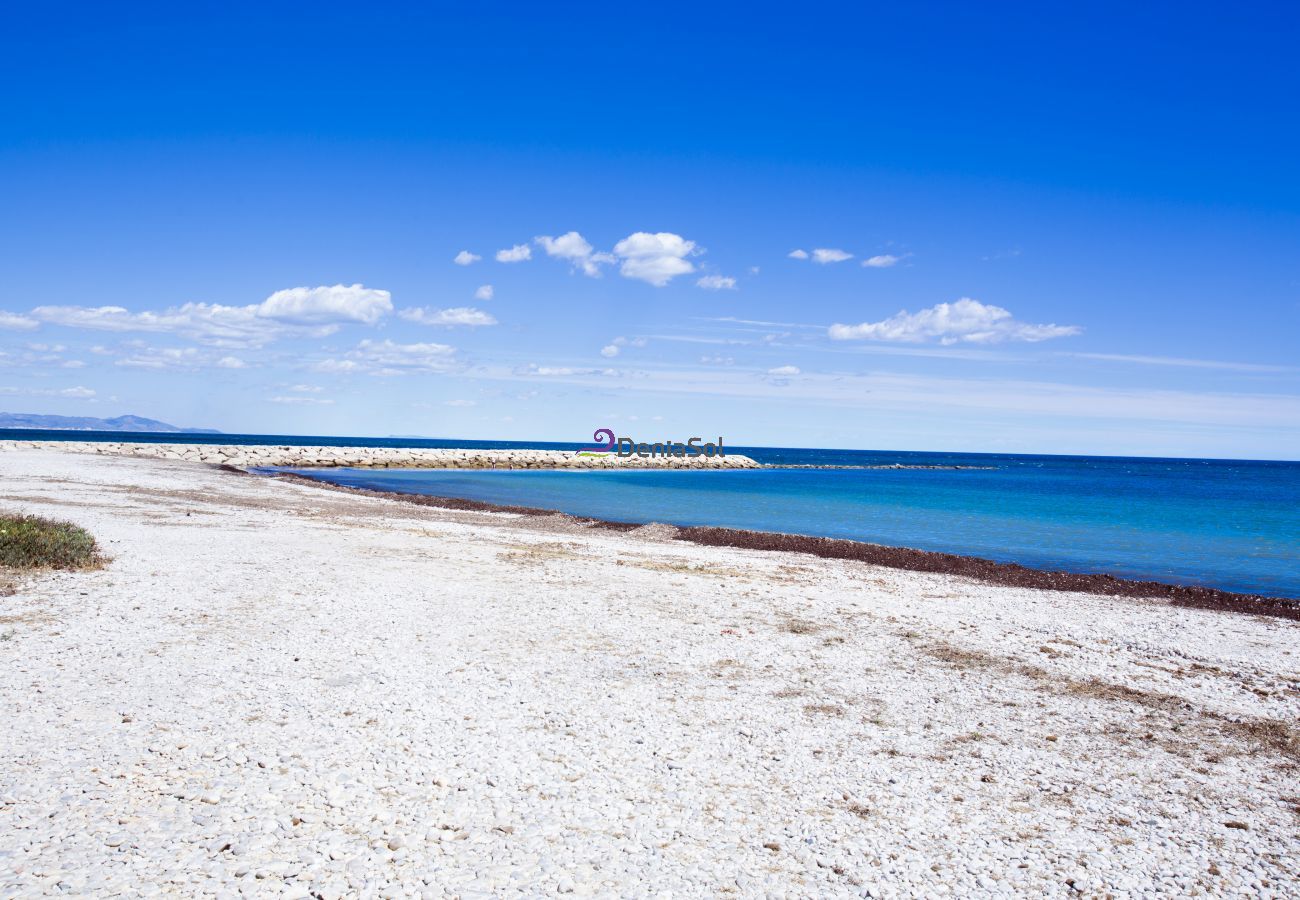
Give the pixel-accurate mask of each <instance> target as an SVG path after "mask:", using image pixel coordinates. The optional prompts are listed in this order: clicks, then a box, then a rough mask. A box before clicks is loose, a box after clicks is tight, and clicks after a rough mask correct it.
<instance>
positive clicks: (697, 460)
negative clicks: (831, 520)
mask: <svg viewBox="0 0 1300 900" xmlns="http://www.w3.org/2000/svg"><path fill="white" fill-rule="evenodd" d="M6 450H59V451H63V452H65V453H92V454H99V455H101V456H133V457H139V458H143V459H174V460H183V461H186V462H199V463H212V464H217V465H228V466H237V467H239V468H252V467H256V466H284V467H291V468H312V467H333V466H348V467H352V468H367V469H758V468H762V466H760V465H759V464H758V463H756V462H754V460H752V459H750V458H749V457H748V456H740V455H738V454H734V453H729V454H727V455H726V456H687V457H680V456H667V457H665V456H654V457H650V458H644V457H638V456H615V455H614V454H612V453H611V454H608V455H605V456H579V455H577V454H575V453H572V452H569V451H564V450H466V449H437V450H435V449H430V448H425V447H295V446H291V445H287V444H248V445H244V444H152V443H134V442H132V441H0V452H4V451H6Z"/></svg>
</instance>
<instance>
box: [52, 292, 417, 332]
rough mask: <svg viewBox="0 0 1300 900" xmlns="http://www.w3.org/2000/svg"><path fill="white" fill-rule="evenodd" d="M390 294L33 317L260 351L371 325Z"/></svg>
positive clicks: (70, 309)
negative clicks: (275, 344)
mask: <svg viewBox="0 0 1300 900" xmlns="http://www.w3.org/2000/svg"><path fill="white" fill-rule="evenodd" d="M392 309H393V302H392V298H391V297H390V295H389V293H388V291H380V290H372V289H370V288H366V287H364V286H362V285H360V284H354V285H350V286H348V285H342V284H336V285H334V286H332V287H325V286H322V287H315V288H305V287H299V288H289V289H287V290H282V291H276V292H275V293H274V294H272V295H271V296H270V297H267V298H266V300H264V301H262V302H261V303H257V304H253V305H251V306H223V305H221V304H210V303H186V304H184V305H183V306H177V307H170V308H168V309H166V310H163V311H162V312H151V311H145V312H139V313H133V312H130V311H129V310H127V309H125V308H124V307H121V306H38V307H37V308H36V309H34V310H32V313H31V315H32V317H33V318H35V319H38V320H40V321H42V322H48V323H50V324H53V325H63V326H66V327H68V328H87V329H94V330H98V331H120V332H121V331H144V332H158V333H172V334H179V335H183V336H185V337H188V338H192V339H193V340H196V341H198V342H200V343H204V344H211V345H214V346H219V347H260V346H262V345H263V344H268V343H270V342H272V341H274V340H277V339H278V338H282V337H293V336H299V337H324V336H326V335H330V334H333V333H334V332H336V331H338V329H339V326H340V325H345V324H363V325H373V324H375V323H376V322H378V321H379V320H380V319H381V318H382V317H383V316H385V315H387V314H388V313H390V312H392Z"/></svg>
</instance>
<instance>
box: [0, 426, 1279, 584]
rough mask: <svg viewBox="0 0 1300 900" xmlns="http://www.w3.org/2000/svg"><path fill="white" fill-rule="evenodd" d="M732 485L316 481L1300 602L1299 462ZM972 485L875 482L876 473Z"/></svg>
mask: <svg viewBox="0 0 1300 900" xmlns="http://www.w3.org/2000/svg"><path fill="white" fill-rule="evenodd" d="M0 439H18V440H58V439H67V440H81V441H85V440H110V441H123V440H126V441H138V442H152V441H161V442H171V443H231V444H278V445H283V446H294V445H298V446H312V445H328V446H373V447H440V448H449V447H465V448H474V449H498V448H499V449H518V448H536V449H544V450H570V451H573V450H577V449H578V448H579V447H580V446H583V445H581V444H565V443H548V442H520V441H470V440H433V439H422V438H353V437H317V436H294V437H288V436H284V435H226V434H223V435H187V434H138V433H132V434H123V433H120V432H85V431H74V432H55V431H0ZM727 452H728V453H740V454H744V455H746V456H750V457H752V458H753V459H755V460H757V461H758V462H762V463H769V464H773V465H778V466H855V467H862V468H835V469H831V468H827V469H820V468H786V469H758V470H734V471H681V470H676V471H674V470H663V471H660V470H631V469H629V470H615V471H600V470H595V471H563V470H551V471H547V470H436V469H434V470H431V469H416V470H403V469H311V470H301V474H304V475H310V476H311V477H315V478H320V479H323V480H326V481H330V482H333V483H336V484H342V485H349V486H354V487H363V488H373V489H377V490H384V491H400V492H407V493H413V494H425V495H431V496H445V497H459V498H464V499H470V500H481V501H486V502H490V503H501V504H510V505H519V506H533V507H541V508H546V509H556V510H561V511H563V512H566V513H570V514H573V515H577V516H590V517H595V518H601V519H609V520H613V521H621V522H642V523H645V522H664V523H668V524H672V525H715V526H721V527H726V528H741V529H752V530H757V531H776V532H786V533H791V534H809V535H818V536H823V537H834V538H847V539H851V540H858V541H868V542H871V543H876V544H885V545H889V546H901V547H914V548H917V549H921V550H935V551H942V552H946V553H959V554H964V555H969V556H980V557H984V558H986V559H992V560H997V561H999V562H1017V563H1021V564H1022V565H1025V566H1030V567H1032V568H1040V569H1051V570H1062V571H1069V572H1100V573H1109V574H1112V575H1116V576H1119V577H1124V578H1137V579H1148V580H1154V581H1164V582H1170V583H1178V584H1192V585H1203V586H1206V587H1215V588H1221V589H1223V590H1229V591H1238V592H1242V593H1250V594H1262V595H1267V596H1278V597H1292V598H1296V597H1300V462H1280V461H1265V460H1260V461H1244V460H1215V459H1158V458H1147V457H1098V456H1038V455H1022V454H990V453H929V452H921V451H892V450H891V451H878V450H822V449H800V448H787V447H740V446H737V447H728V448H727ZM891 465H901V466H943V467H959V468H933V469H930V468H919V469H917V468H901V469H889V468H867V467H870V466H891Z"/></svg>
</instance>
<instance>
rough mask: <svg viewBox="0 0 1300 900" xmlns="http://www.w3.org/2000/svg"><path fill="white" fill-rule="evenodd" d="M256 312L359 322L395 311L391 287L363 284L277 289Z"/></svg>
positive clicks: (290, 319) (310, 321)
mask: <svg viewBox="0 0 1300 900" xmlns="http://www.w3.org/2000/svg"><path fill="white" fill-rule="evenodd" d="M255 309H256V310H257V315H258V316H260V317H262V318H266V319H274V320H276V321H277V322H286V323H289V324H291V325H332V324H338V323H345V322H357V323H360V324H362V325H374V324H375V323H376V322H378V321H379V320H380V319H382V318H383V317H384V316H386V315H388V314H389V313H390V312H392V311H393V300H392V296H391V295H390V294H389V293H388V291H377V290H372V289H370V288H367V287H364V286H363V285H360V284H353V285H342V284H336V285H334V286H333V287H323V286H322V287H314V288H306V287H297V288H288V289H287V290H283V291H276V292H275V293H274V294H272V295H271V296H269V297H267V298H266V299H265V300H263V301H262V303H261V304H260V305H258V306H257V307H255Z"/></svg>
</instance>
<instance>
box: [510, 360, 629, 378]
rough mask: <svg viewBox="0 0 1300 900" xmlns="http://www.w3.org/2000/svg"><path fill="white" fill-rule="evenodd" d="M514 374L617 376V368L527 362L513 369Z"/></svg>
mask: <svg viewBox="0 0 1300 900" xmlns="http://www.w3.org/2000/svg"><path fill="white" fill-rule="evenodd" d="M514 374H515V375H525V376H527V375H541V376H545V377H565V376H573V375H599V376H611V377H612V376H617V375H618V374H619V372H618V369H573V368H570V367H568V366H539V365H538V364H537V363H529V364H528V365H526V366H520V367H519V368H517V369H515V370H514Z"/></svg>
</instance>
